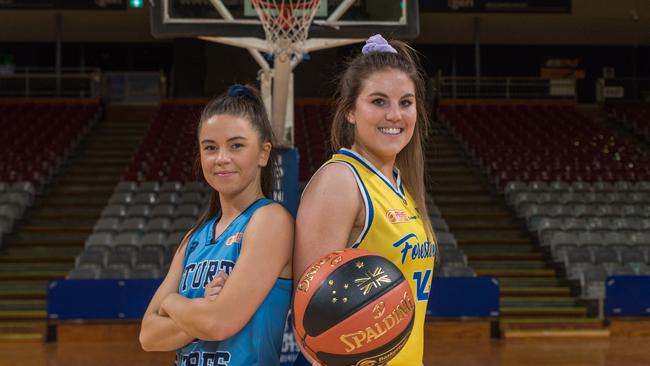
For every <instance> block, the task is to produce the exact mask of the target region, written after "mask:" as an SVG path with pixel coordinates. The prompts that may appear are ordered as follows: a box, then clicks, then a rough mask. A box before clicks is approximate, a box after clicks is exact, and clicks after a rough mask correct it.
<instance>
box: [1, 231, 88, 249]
mask: <svg viewBox="0 0 650 366" xmlns="http://www.w3.org/2000/svg"><path fill="white" fill-rule="evenodd" d="M11 239H12V241H11V242H12V243H15V244H16V245H29V246H40V245H60V246H68V245H79V244H83V243H85V242H86V239H88V233H64V234H57V235H49V236H45V235H43V234H41V233H30V232H20V233H17V234H14V235H12V236H11Z"/></svg>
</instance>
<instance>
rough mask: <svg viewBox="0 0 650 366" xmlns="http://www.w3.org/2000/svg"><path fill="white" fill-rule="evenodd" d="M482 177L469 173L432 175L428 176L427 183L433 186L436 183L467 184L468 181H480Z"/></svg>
mask: <svg viewBox="0 0 650 366" xmlns="http://www.w3.org/2000/svg"><path fill="white" fill-rule="evenodd" d="M482 179H483V178H482V177H480V176H478V175H475V174H471V175H466V176H456V175H453V176H445V175H442V176H437V177H436V176H434V177H429V183H430V184H431V185H432V186H433V187H435V186H436V185H454V184H468V183H481V181H482Z"/></svg>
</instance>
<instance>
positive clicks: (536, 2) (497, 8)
mask: <svg viewBox="0 0 650 366" xmlns="http://www.w3.org/2000/svg"><path fill="white" fill-rule="evenodd" d="M420 12H433V13H438V12H443V13H542V14H543V13H571V0H420Z"/></svg>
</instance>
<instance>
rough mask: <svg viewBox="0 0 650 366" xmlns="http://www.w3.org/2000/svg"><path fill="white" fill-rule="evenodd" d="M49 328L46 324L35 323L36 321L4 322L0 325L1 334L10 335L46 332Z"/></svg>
mask: <svg viewBox="0 0 650 366" xmlns="http://www.w3.org/2000/svg"><path fill="white" fill-rule="evenodd" d="M46 327H47V323H46V322H38V321H37V322H35V321H12V322H2V323H0V333H2V334H9V333H25V332H33V333H38V332H39V331H40V332H45V329H46Z"/></svg>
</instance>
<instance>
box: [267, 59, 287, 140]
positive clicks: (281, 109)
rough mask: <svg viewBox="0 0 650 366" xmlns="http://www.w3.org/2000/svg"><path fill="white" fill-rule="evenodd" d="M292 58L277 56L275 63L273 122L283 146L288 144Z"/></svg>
mask: <svg viewBox="0 0 650 366" xmlns="http://www.w3.org/2000/svg"><path fill="white" fill-rule="evenodd" d="M290 76H291V60H290V59H288V58H286V57H276V58H275V63H274V65H273V108H272V118H271V124H272V126H273V132H274V133H275V137H276V138H277V139H278V143H279V144H280V145H281V146H287V142H288V141H286V136H285V134H284V125H285V123H286V117H287V97H288V96H289V81H290V80H291V78H290Z"/></svg>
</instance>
